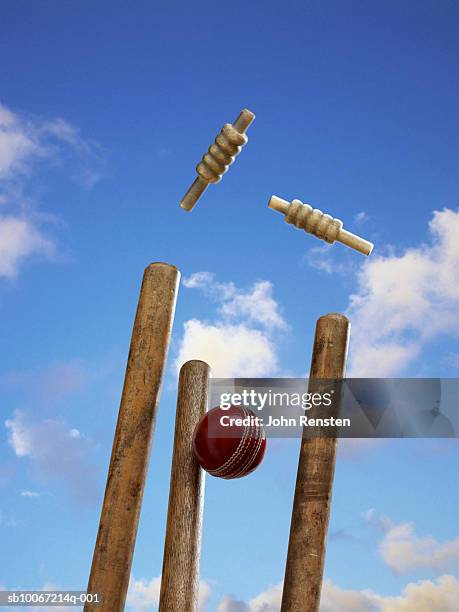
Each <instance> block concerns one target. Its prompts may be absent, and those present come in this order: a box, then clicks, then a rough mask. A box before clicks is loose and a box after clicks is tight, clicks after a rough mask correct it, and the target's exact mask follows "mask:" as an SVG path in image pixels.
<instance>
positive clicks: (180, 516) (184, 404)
mask: <svg viewBox="0 0 459 612" xmlns="http://www.w3.org/2000/svg"><path fill="white" fill-rule="evenodd" d="M209 372H210V368H209V366H208V365H207V363H205V362H204V361H197V360H193V361H188V362H187V363H185V364H184V365H183V366H182V368H181V370H180V377H179V389H178V397H177V415H176V419H175V437H174V453H173V457H172V470H171V485H170V492H169V509H168V514H167V526H166V540H165V544H164V560H163V571H162V579H161V594H160V601H159V612H185V611H186V612H197V611H198V604H199V561H200V554H201V533H202V516H203V508H204V482H205V480H204V471H203V470H202V469H201V467H200V466H199V465H198V463H197V461H196V459H195V457H194V454H193V447H192V440H193V433H194V430H195V428H196V426H197V424H198V423H199V421H200V419H201V418H202V417H203V416H204V414H205V413H206V411H207V398H208V380H209Z"/></svg>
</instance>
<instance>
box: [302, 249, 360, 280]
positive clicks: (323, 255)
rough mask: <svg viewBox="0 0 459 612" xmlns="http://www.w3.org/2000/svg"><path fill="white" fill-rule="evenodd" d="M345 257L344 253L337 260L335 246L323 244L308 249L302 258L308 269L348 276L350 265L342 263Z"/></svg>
mask: <svg viewBox="0 0 459 612" xmlns="http://www.w3.org/2000/svg"><path fill="white" fill-rule="evenodd" d="M347 255H348V254H347V253H346V252H344V253H343V254H342V256H341V258H340V259H338V258H337V257H336V251H335V246H334V245H332V244H327V243H325V244H321V245H320V246H315V247H311V248H310V249H308V251H307V252H306V254H305V256H304V262H305V263H306V265H308V266H309V267H310V268H314V270H319V271H320V272H325V273H326V274H343V273H346V274H348V273H349V270H350V269H352V267H351V265H350V264H349V265H348V262H346V263H343V257H344V256H347Z"/></svg>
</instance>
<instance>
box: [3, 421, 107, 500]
mask: <svg viewBox="0 0 459 612" xmlns="http://www.w3.org/2000/svg"><path fill="white" fill-rule="evenodd" d="M5 426H6V428H7V430H8V443H9V445H10V446H11V448H12V449H13V451H14V452H15V454H16V456H17V457H23V458H28V459H29V461H30V462H31V467H32V471H33V474H34V476H35V477H36V478H37V480H38V481H39V482H40V483H42V482H43V483H46V484H47V483H50V482H58V484H59V485H60V486H64V487H66V489H67V490H68V492H69V493H70V494H71V495H72V496H73V497H74V498H75V499H76V500H77V501H78V502H80V503H92V502H93V501H94V499H95V498H96V497H97V487H96V482H95V474H94V467H93V466H92V465H91V464H90V463H89V459H88V457H89V455H90V452H91V451H92V450H93V443H92V442H91V441H90V440H88V439H87V438H86V437H84V436H82V435H81V433H80V432H79V431H78V430H77V429H74V428H68V427H67V425H66V424H65V423H64V422H63V421H61V420H56V419H46V420H43V421H39V422H34V421H32V420H31V419H30V417H29V415H27V414H26V413H24V412H19V411H17V412H15V413H14V416H13V418H11V419H8V420H6V421H5Z"/></svg>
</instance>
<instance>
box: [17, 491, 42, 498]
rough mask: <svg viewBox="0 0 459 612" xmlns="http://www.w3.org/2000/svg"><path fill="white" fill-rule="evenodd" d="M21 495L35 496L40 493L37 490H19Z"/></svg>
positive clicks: (38, 495)
mask: <svg viewBox="0 0 459 612" xmlns="http://www.w3.org/2000/svg"><path fill="white" fill-rule="evenodd" d="M21 497H28V498H32V499H33V498H35V497H40V493H38V492H37V491H21Z"/></svg>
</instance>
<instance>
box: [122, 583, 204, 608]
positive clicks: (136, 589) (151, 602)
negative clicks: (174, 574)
mask: <svg viewBox="0 0 459 612" xmlns="http://www.w3.org/2000/svg"><path fill="white" fill-rule="evenodd" d="M160 592H161V576H158V577H156V578H152V579H151V580H146V579H144V578H141V579H140V580H136V579H135V578H134V576H131V579H130V581H129V589H128V593H127V598H126V604H127V606H128V607H129V610H130V612H141V611H142V610H151V609H152V608H154V609H157V607H158V604H159V595H160ZM209 596H210V585H209V584H208V583H207V582H206V581H205V580H201V582H200V583H199V609H200V611H201V612H204V611H205V607H206V603H207V600H208V598H209Z"/></svg>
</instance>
